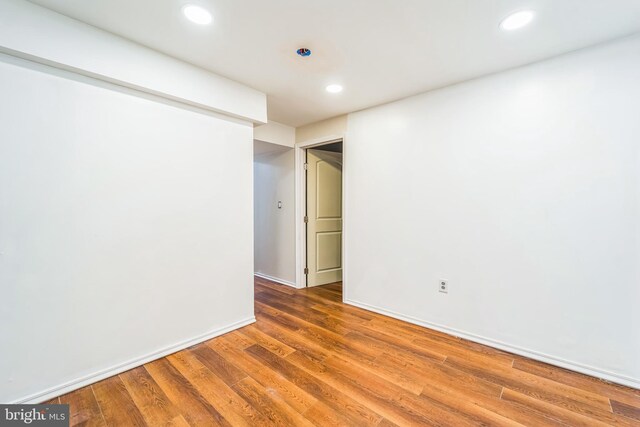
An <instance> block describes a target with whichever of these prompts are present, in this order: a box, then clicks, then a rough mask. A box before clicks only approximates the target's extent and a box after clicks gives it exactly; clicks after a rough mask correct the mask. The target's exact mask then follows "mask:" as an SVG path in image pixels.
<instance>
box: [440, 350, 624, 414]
mask: <svg viewBox="0 0 640 427" xmlns="http://www.w3.org/2000/svg"><path fill="white" fill-rule="evenodd" d="M445 363H446V364H448V365H451V366H453V367H455V368H457V369H459V370H462V371H465V372H467V373H470V374H472V375H475V376H477V377H479V378H482V379H484V380H486V381H490V382H493V383H496V384H501V385H503V386H504V387H506V388H509V389H511V390H514V391H518V392H520V393H522V394H525V395H529V396H531V397H534V398H536V399H539V400H543V401H545V402H547V403H551V404H553V405H555V406H558V407H561V408H564V409H567V410H569V411H573V412H576V413H579V414H583V415H587V416H589V417H591V418H593V419H595V420H599V421H604V422H620V420H616V417H614V416H613V414H612V413H611V408H610V404H609V399H607V398H605V397H604V396H600V395H596V394H593V393H591V392H587V391H584V390H580V389H577V388H574V387H570V386H566V385H564V384H560V383H556V382H554V381H551V380H548V379H546V378H542V377H538V376H535V375H532V374H529V373H526V372H523V371H519V370H517V369H513V368H504V367H502V366H499V365H494V366H486V365H479V364H477V362H472V361H469V360H461V359H457V358H454V357H450V358H447V360H446V361H445Z"/></svg>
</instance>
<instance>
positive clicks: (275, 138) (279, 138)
mask: <svg viewBox="0 0 640 427" xmlns="http://www.w3.org/2000/svg"><path fill="white" fill-rule="evenodd" d="M253 139H256V140H258V141H262V142H268V143H269V144H276V145H283V146H285V147H293V146H294V145H295V143H296V128H294V127H291V126H287V125H283V124H282V123H278V122H274V121H270V122H269V123H266V124H264V125H260V126H256V127H255V128H254V129H253Z"/></svg>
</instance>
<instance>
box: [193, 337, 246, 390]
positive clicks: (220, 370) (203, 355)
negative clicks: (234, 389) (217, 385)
mask: <svg viewBox="0 0 640 427" xmlns="http://www.w3.org/2000/svg"><path fill="white" fill-rule="evenodd" d="M190 351H191V352H192V353H193V354H195V355H196V356H197V357H198V359H200V361H201V362H202V363H203V364H204V365H205V366H207V367H208V368H209V369H210V370H211V371H212V372H215V374H216V375H217V376H218V377H220V378H222V380H223V381H224V382H225V383H226V384H227V385H228V386H232V385H234V384H235V383H237V382H238V381H240V380H242V379H244V378H246V377H247V373H246V372H244V371H242V370H241V369H238V368H237V367H236V366H235V365H233V364H231V363H229V362H228V361H227V360H226V359H225V358H224V357H222V356H220V355H219V354H218V353H217V352H216V351H215V350H214V349H212V348H211V347H209V346H207V345H204V344H201V345H199V346H197V347H195V348H192V349H191V350H190Z"/></svg>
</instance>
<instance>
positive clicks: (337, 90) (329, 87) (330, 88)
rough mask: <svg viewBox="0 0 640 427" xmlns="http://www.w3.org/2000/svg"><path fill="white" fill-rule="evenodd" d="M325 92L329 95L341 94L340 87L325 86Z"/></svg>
mask: <svg viewBox="0 0 640 427" xmlns="http://www.w3.org/2000/svg"><path fill="white" fill-rule="evenodd" d="M327 92H329V93H338V92H342V86H340V85H329V86H327Z"/></svg>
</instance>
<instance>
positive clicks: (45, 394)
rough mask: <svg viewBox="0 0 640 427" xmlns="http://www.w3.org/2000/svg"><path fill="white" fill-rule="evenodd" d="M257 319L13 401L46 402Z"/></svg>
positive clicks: (182, 342)
mask: <svg viewBox="0 0 640 427" xmlns="http://www.w3.org/2000/svg"><path fill="white" fill-rule="evenodd" d="M255 321H256V318H255V317H254V316H251V317H250V318H248V319H245V320H240V321H238V322H235V323H232V324H231V325H229V326H225V327H223V328H218V329H215V330H213V331H209V332H207V333H205V334H202V335H198V336H197V337H193V338H190V339H188V340H186V341H181V342H179V343H177V344H174V345H171V346H169V347H165V348H163V349H160V350H157V351H154V352H152V353H149V354H146V355H144V356H140V357H137V358H135V359H131V360H129V361H127V362H124V363H120V364H118V365H115V366H112V367H110V368H107V369H102V370H100V371H97V372H94V373H92V374H89V375H85V376H83V377H81V378H78V379H75V380H72V381H68V382H66V383H64V384H60V385H57V386H54V387H51V388H48V389H47V390H44V391H41V392H38V393H34V394H31V395H29V396H25V397H23V398H20V399H16V400H14V401H13V402H11V403H13V404H17V403H40V402H45V401H47V400H50V399H53V398H54V397H58V396H61V395H63V394H66V393H69V392H72V391H74V390H77V389H79V388H82V387H85V386H87V385H90V384H93V383H95V382H98V381H100V380H103V379H105V378H109V377H112V376H114V375H118V374H119V373H121V372H125V371H128V370H130V369H133V368H137V367H138V366H141V365H144V364H145V363H149V362H152V361H154V360H156V359H160V358H161V357H164V356H168V355H169V354H172V353H175V352H177V351H180V350H184V349H185V348H187V347H191V346H193V345H196V344H199V343H201V342H204V341H207V340H210V339H212V338H215V337H217V336H220V335H223V334H226V333H227V332H231V331H233V330H236V329H238V328H242V327H243V326H247V325H250V324H251V323H254V322H255Z"/></svg>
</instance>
